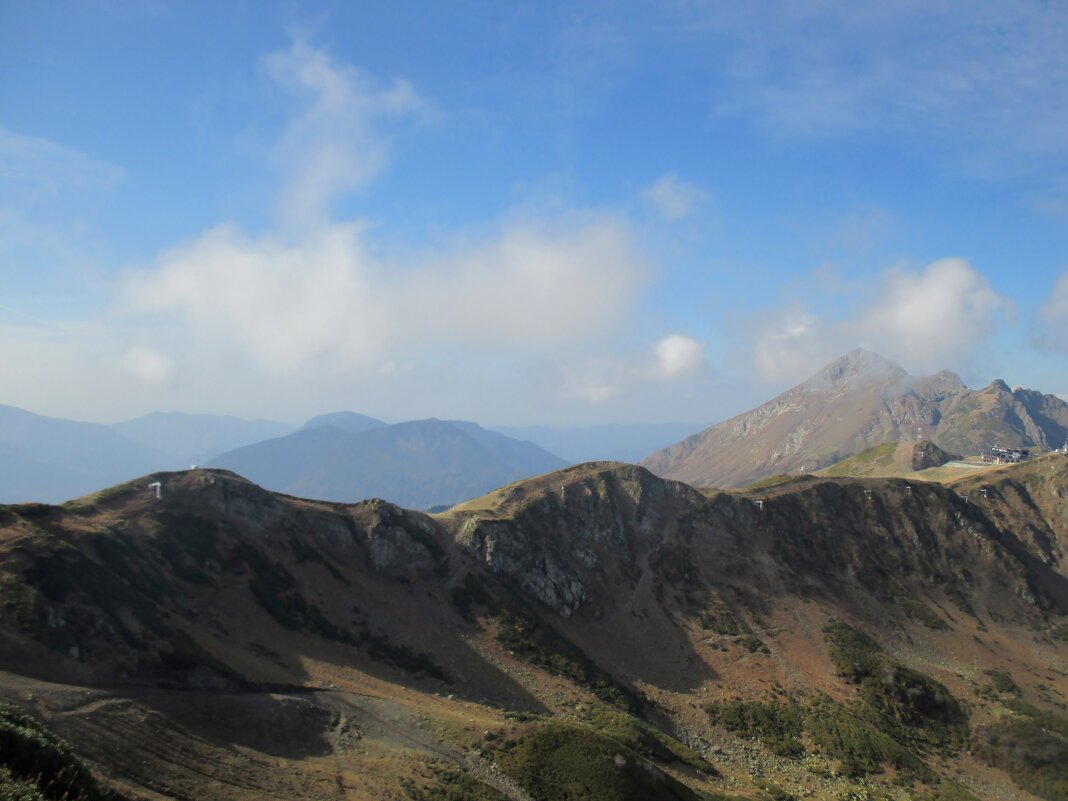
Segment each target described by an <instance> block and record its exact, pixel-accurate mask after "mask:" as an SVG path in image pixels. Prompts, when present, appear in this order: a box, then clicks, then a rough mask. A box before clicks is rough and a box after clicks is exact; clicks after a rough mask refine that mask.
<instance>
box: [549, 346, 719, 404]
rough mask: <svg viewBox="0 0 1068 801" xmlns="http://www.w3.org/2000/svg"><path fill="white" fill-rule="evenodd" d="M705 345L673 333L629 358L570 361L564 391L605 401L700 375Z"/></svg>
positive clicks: (576, 396)
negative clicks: (641, 389)
mask: <svg viewBox="0 0 1068 801" xmlns="http://www.w3.org/2000/svg"><path fill="white" fill-rule="evenodd" d="M704 366H705V346H704V344H703V343H701V342H698V341H697V340H696V339H694V338H693V337H691V336H689V335H687V334H681V333H675V334H669V335H667V336H665V337H662V338H661V339H659V340H657V341H656V342H655V343H654V344H653V346H652V347H651V348H649V349H648V350H647V351H645V352H641V353H635V354H630V355H629V357H628V358H619V357H616V358H602V359H588V360H585V361H584V362H579V363H571V364H566V365H565V366H564V369H563V381H562V382H561V387H562V392H563V394H564V395H565V396H567V397H572V398H578V399H580V400H583V401H585V402H587V403H591V404H602V403H605V402H607V401H610V400H613V399H615V398H618V397H619V396H621V395H623V394H625V393H627V392H630V391H632V390H634V389H635V388H637V387H639V386H641V385H645V386H653V385H658V384H660V383H662V382H669V381H671V382H677V381H679V380H681V379H685V378H689V377H693V376H696V375H699V374H700V373H701V371H702V369H703V368H704Z"/></svg>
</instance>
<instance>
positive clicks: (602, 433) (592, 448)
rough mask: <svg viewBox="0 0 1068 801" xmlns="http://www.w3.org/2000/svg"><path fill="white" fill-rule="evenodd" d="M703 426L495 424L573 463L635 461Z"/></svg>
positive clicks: (676, 424) (691, 424) (672, 424)
mask: <svg viewBox="0 0 1068 801" xmlns="http://www.w3.org/2000/svg"><path fill="white" fill-rule="evenodd" d="M700 429H701V426H700V425H697V424H694V423H602V424H600V425H594V426H562V427H555V426H493V427H492V430H493V431H498V432H500V433H501V434H504V435H506V436H509V437H515V438H516V439H526V440H530V441H531V442H533V443H536V444H538V445H541V447H543V448H545V450H547V451H549V452H550V453H555V454H556V455H557V456H560V457H562V458H564V459H567V460H568V461H569V462H571V463H573V464H578V463H579V462H627V463H630V464H635V463H637V462H639V461H641V460H642V459H643V458H645V457H646V456H647V455H648V454H650V453H652V452H653V451H655V450H657V449H659V448H666V447H667V446H668V445H671V444H672V443H674V442H678V441H679V440H680V439H682V438H683V437H688V436H690V434H693V433H694V432H696V431H699V430H700Z"/></svg>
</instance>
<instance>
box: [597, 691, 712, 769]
mask: <svg viewBox="0 0 1068 801" xmlns="http://www.w3.org/2000/svg"><path fill="white" fill-rule="evenodd" d="M583 720H584V722H585V723H587V724H589V725H590V726H591V727H592V728H594V729H596V730H597V731H598V732H600V733H601V734H606V735H608V736H609V737H611V738H612V739H613V740H616V741H618V742H620V743H623V745H625V746H627V748H629V749H630V750H631V751H634V752H635V753H638V754H641V755H642V756H644V757H646V758H647V759H654V760H657V761H659V762H679V763H682V764H684V765H689V766H690V767H691V768H694V769H696V770H699V771H701V772H702V773H708V774H711V775H715V774H716V769H715V767H713V766H712V764H711V763H710V762H708V761H707V760H706V759H705V758H704V757H702V756H701V755H700V754H698V753H697V752H696V751H694V750H693V749H692V748H690V747H689V746H687V745H685V744H684V743H681V742H679V741H678V740H676V739H675V738H674V737H672V736H670V735H669V734H666V733H664V732H662V731H660V729H658V728H656V727H655V726H651V725H649V724H648V723H646V722H645V721H644V720H641V719H640V718H636V717H634V716H633V715H628V714H627V713H626V712H621V711H620V710H618V709H615V708H614V707H610V706H601V705H598V706H596V707H594V708H593V709H592V710H591V711H590V712H588V713H587V714H586V715H585V716H584V719H583Z"/></svg>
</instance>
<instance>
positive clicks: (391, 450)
mask: <svg viewBox="0 0 1068 801" xmlns="http://www.w3.org/2000/svg"><path fill="white" fill-rule="evenodd" d="M319 419H320V420H321V422H320V423H318V424H316V425H314V426H312V427H305V428H303V429H301V430H299V431H297V432H294V433H293V434H289V435H286V436H285V437H279V438H276V439H273V440H267V441H266V442H261V443H255V444H253V445H249V446H246V447H244V448H240V449H237V450H235V451H231V452H230V453H227V454H223V455H221V456H219V457H217V458H216V459H214V460H212V461H211V462H210V463H209V466H212V467H222V468H227V469H233V470H235V471H236V472H239V473H241V474H242V475H247V476H249V477H250V478H252V479H253V480H254V481H256V482H257V483H259V484H262V485H263V486H266V487H269V488H270V489H274V490H277V491H279V492H286V493H288V494H291V495H301V496H304V497H309V498H320V499H323V500H332V501H356V500H360V499H363V498H369V497H381V498H386V499H388V500H390V501H393V502H396V503H400V504H402V505H406V506H412V507H415V508H421V509H426V508H431V507H435V506H449V505H451V504H453V503H457V502H460V501H463V500H467V499H468V498H471V497H474V496H477V495H481V494H482V493H484V492H486V491H487V490H489V489H492V488H493V487H496V486H500V485H501V484H506V483H508V482H510V481H515V480H517V479H521V478H526V477H528V476H531V475H537V474H538V473H544V472H548V471H549V470H553V469H556V468H559V467H562V466H564V464H565V462H564V461H563V460H562V459H559V458H558V457H556V456H554V455H553V454H550V453H548V452H547V451H545V450H543V449H542V448H540V447H538V446H537V445H534V444H533V443H529V442H523V441H520V440H515V439H511V438H509V437H506V436H504V435H503V434H497V433H495V432H492V431H487V430H486V429H483V428H482V427H481V426H479V425H478V424H477V423H469V422H465V421H443V420H437V419H435V418H429V419H427V420H411V421H406V422H403V423H394V424H392V425H385V424H382V425H370V427H367V428H360V429H359V430H357V431H352V430H348V429H346V428H339V427H337V426H336V425H334V424H332V423H331V422H329V420H330V418H329V416H328V417H327V418H319ZM344 419H346V420H350V421H351V419H350V418H344ZM375 422H378V421H375ZM359 425H363V423H362V421H359Z"/></svg>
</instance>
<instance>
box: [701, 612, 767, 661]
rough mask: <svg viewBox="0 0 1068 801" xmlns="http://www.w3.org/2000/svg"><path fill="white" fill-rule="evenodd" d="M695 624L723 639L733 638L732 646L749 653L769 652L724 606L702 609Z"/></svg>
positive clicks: (739, 619) (760, 640) (744, 624)
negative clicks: (738, 646) (741, 648)
mask: <svg viewBox="0 0 1068 801" xmlns="http://www.w3.org/2000/svg"><path fill="white" fill-rule="evenodd" d="M697 623H698V625H700V626H701V628H703V629H704V630H705V631H711V632H712V633H714V634H719V635H722V636H724V637H733V638H734V640H733V642H734V644H735V645H740V646H742V647H743V648H745V649H746V650H747V651H749V653H751V654H752V653H757V652H758V651H759V652H761V653H764V654H770V653H771V650H770V649H769V648H768V646H767V645H765V643H764V641H763V640H762V639H760V637H758V636H757V635H756V634H755V633H754V632H753V630H752V629H751V628H750V627H749V624H748V623H746V622H745V621H744V620H743V619H742V618H740V617H738V616H737V615H736V614H734V612H732V611H731V609H730V608H729V607H728V606H727V605H726V604H719V605H717V606H715V607H713V608H712V609H704V610H702V611H700V612H698V614H697Z"/></svg>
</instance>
